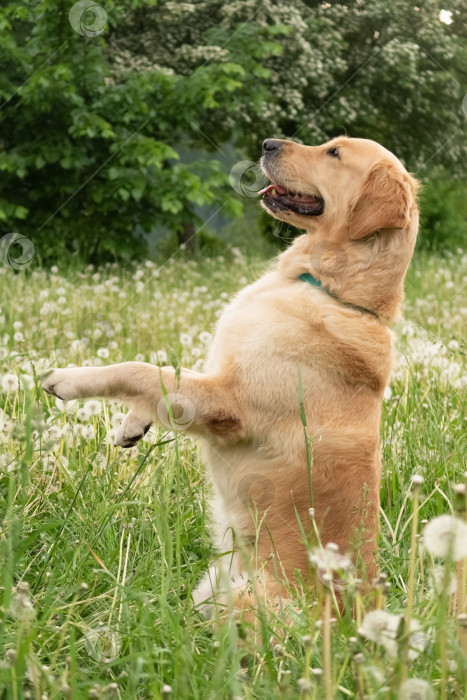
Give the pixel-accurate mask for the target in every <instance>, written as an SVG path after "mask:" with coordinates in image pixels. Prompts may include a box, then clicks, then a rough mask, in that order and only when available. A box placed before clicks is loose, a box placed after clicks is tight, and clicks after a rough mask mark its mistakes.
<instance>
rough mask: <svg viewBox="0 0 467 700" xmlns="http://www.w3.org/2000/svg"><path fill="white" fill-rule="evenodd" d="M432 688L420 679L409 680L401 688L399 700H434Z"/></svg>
mask: <svg viewBox="0 0 467 700" xmlns="http://www.w3.org/2000/svg"><path fill="white" fill-rule="evenodd" d="M434 697H435V694H434V692H433V689H432V687H431V686H430V684H429V683H427V682H426V681H423V680H421V679H420V678H409V680H408V681H405V683H403V684H402V685H401V687H400V688H399V694H398V700H434Z"/></svg>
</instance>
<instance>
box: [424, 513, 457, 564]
mask: <svg viewBox="0 0 467 700" xmlns="http://www.w3.org/2000/svg"><path fill="white" fill-rule="evenodd" d="M423 544H424V546H425V549H426V550H427V551H428V552H429V553H430V554H431V555H432V556H434V557H443V558H446V557H451V558H452V559H453V560H454V561H459V559H464V558H465V557H467V525H466V524H465V523H464V522H462V520H459V518H455V517H454V516H453V515H439V516H438V517H437V518H434V519H433V520H431V521H430V522H429V523H428V525H427V526H426V527H425V532H424V534H423Z"/></svg>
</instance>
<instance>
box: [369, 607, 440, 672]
mask: <svg viewBox="0 0 467 700" xmlns="http://www.w3.org/2000/svg"><path fill="white" fill-rule="evenodd" d="M402 625H403V616H402V615H391V613H388V612H386V611H385V610H372V611H371V612H369V613H368V614H367V615H365V618H364V620H363V623H362V626H361V627H360V629H359V630H358V633H359V634H360V635H362V637H365V638H366V639H369V640H370V641H371V642H376V643H377V644H380V645H381V646H383V647H384V648H385V649H386V651H387V652H388V654H389V656H391V657H393V658H394V657H396V656H397V653H398V642H397V633H398V631H399V629H400V627H401V626H402ZM426 645H427V639H426V637H425V635H424V634H423V632H422V631H421V627H420V623H419V622H418V621H417V620H411V621H410V639H409V647H410V649H409V659H411V660H413V659H416V658H417V656H418V655H419V654H420V653H421V652H422V651H423V650H424V649H425V647H426Z"/></svg>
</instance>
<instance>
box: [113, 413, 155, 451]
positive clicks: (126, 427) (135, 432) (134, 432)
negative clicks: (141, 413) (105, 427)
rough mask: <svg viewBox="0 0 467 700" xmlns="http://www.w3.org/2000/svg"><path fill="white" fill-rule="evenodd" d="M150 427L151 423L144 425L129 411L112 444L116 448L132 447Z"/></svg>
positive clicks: (143, 422)
mask: <svg viewBox="0 0 467 700" xmlns="http://www.w3.org/2000/svg"><path fill="white" fill-rule="evenodd" d="M150 427H151V423H145V421H143V420H141V419H140V418H137V417H136V416H134V415H133V414H132V413H131V411H130V413H128V414H127V416H126V418H125V420H124V421H123V423H122V424H121V426H120V428H119V429H118V430H117V432H116V434H115V439H114V444H115V445H116V446H118V447H134V446H135V445H136V444H137V443H138V442H139V441H140V440H141V438H143V437H144V436H145V435H146V433H147V432H148V430H149V428H150Z"/></svg>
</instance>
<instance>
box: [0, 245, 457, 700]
mask: <svg viewBox="0 0 467 700" xmlns="http://www.w3.org/2000/svg"><path fill="white" fill-rule="evenodd" d="M264 268H265V263H264V262H263V261H260V260H253V261H252V260H248V259H246V258H245V257H243V256H241V255H240V254H238V253H235V254H231V253H228V254H227V253H226V256H225V258H216V259H213V260H211V261H204V262H200V263H195V262H193V261H189V260H186V259H185V260H182V259H180V256H179V257H178V258H177V259H176V260H172V261H170V262H168V263H166V264H164V265H163V266H162V267H160V268H159V267H158V266H157V265H156V264H155V263H151V262H148V263H146V264H139V265H134V266H133V267H131V268H129V269H127V270H125V271H122V270H121V269H119V267H118V266H116V265H115V266H114V265H109V266H107V267H103V268H99V269H94V268H92V267H88V268H86V269H76V270H67V269H65V268H63V269H58V270H57V269H55V268H53V269H52V270H50V271H45V270H41V269H38V268H35V267H31V268H30V269H29V270H28V271H26V272H23V273H20V274H17V273H15V272H14V271H13V270H11V269H9V268H8V267H6V266H3V267H0V289H1V296H0V307H1V308H0V479H1V490H0V512H1V537H0V552H1V572H0V586H1V589H0V593H1V606H2V607H1V609H0V698H1V699H2V700H6V699H8V700H10V699H11V700H18V699H20V698H34V699H35V700H41V699H45V698H49V699H50V700H52V699H55V698H72V699H73V700H75V699H77V698H118V697H119V698H129V699H135V698H141V699H142V698H166V699H167V698H173V699H174V700H175V699H176V700H185V699H186V700H188V699H190V700H191V699H200V700H207V699H212V700H214V699H216V700H221V699H222V698H232V699H233V698H246V699H253V698H258V699H259V698H261V699H267V698H271V697H274V698H284V699H286V698H289V699H295V698H314V699H316V700H321V699H322V698H332V697H335V698H352V697H355V698H369V699H372V698H401V699H404V698H412V699H414V700H419V699H424V698H432V697H433V698H435V697H439V698H467V683H466V679H467V627H466V624H467V620H466V616H465V613H466V612H467V608H466V607H465V601H466V598H467V594H466V590H465V589H466V574H467V559H466V558H464V559H462V558H461V557H458V558H459V561H458V562H457V564H455V563H454V562H452V561H450V560H451V559H452V558H453V557H450V556H448V557H447V561H446V560H445V559H443V558H440V557H435V558H433V557H432V555H431V554H430V553H429V552H428V551H427V550H426V549H425V548H424V546H423V541H422V537H423V532H424V526H425V523H424V521H430V520H432V519H433V518H435V517H436V516H439V515H442V514H452V513H457V515H458V517H459V518H465V484H466V471H465V470H466V456H465V447H466V428H465V422H464V421H465V413H466V410H465V409H466V388H467V366H466V359H465V345H464V340H463V339H465V328H466V322H467V306H466V304H467V302H466V301H465V287H466V280H467V255H466V254H464V253H462V251H459V252H458V254H456V255H452V256H451V257H447V258H443V259H441V258H435V257H431V258H425V257H423V256H420V255H419V256H418V257H416V258H415V260H414V263H413V265H412V267H411V270H410V272H409V275H408V279H407V285H406V304H405V311H404V319H403V320H402V321H401V322H400V323H398V324H397V326H396V328H395V332H396V335H397V341H396V347H397V356H398V363H397V366H396V369H395V372H394V376H393V381H392V384H391V391H387V392H386V399H385V403H384V411H383V423H382V429H381V439H382V449H383V461H384V467H383V479H382V487H381V498H382V510H383V511H384V515H382V518H381V537H380V561H381V571H382V572H383V573H384V574H385V576H382V577H381V579H380V581H379V583H378V584H377V593H376V595H374V596H372V597H371V599H370V598H367V599H366V598H365V597H364V596H363V595H362V594H361V592H360V589H359V586H358V581H357V582H353V583H351V585H349V587H348V588H347V589H346V590H345V591H344V592H343V594H342V595H343V598H344V599H345V600H346V601H347V603H348V605H347V607H346V610H347V612H345V613H344V614H343V616H340V615H339V614H338V612H336V611H335V610H333V611H332V612H330V610H329V602H330V593H329V590H328V589H326V587H324V586H323V587H321V590H320V593H319V595H312V594H311V593H310V592H309V591H307V590H306V588H303V590H301V591H298V592H297V593H296V596H295V598H294V600H293V606H291V608H290V610H289V612H288V615H287V617H282V616H281V615H280V614H272V613H271V614H270V615H269V616H268V615H266V614H264V613H261V614H260V618H261V624H260V625H259V626H258V628H257V629H256V631H255V630H253V629H249V628H248V627H247V626H246V625H245V624H242V623H239V622H235V621H234V622H232V623H231V624H226V625H224V626H222V627H220V628H217V629H213V627H212V626H211V625H210V624H209V623H208V622H207V621H205V620H204V619H203V618H202V617H201V616H200V615H199V614H198V613H197V612H196V611H195V610H194V609H193V606H192V603H191V599H190V593H191V591H192V589H193V588H194V587H195V585H196V582H197V580H198V579H199V578H200V576H201V575H202V573H203V571H205V569H206V568H207V566H208V563H209V561H210V558H211V556H212V555H213V552H212V549H211V544H210V537H209V513H208V512H207V509H206V505H205V495H206V493H207V492H208V490H209V485H208V484H207V482H206V478H205V471H204V467H203V464H202V462H201V460H200V457H199V454H198V447H197V444H196V443H195V442H194V441H192V440H191V439H189V438H187V437H186V436H184V435H183V434H178V435H174V434H173V433H168V432H167V431H163V430H154V429H151V431H150V432H149V433H148V435H147V436H146V437H145V439H144V441H142V442H141V443H140V444H139V446H138V447H135V448H132V449H129V450H126V451H125V450H122V449H120V448H115V447H114V446H113V441H112V437H113V434H114V432H115V430H116V427H117V426H118V425H119V423H120V422H121V420H122V411H125V409H124V407H122V406H121V405H118V404H117V403H113V402H110V403H102V402H98V401H92V402H81V403H77V404H75V405H71V404H68V405H66V406H64V405H63V404H62V402H60V401H59V400H54V399H53V398H52V397H50V396H47V395H45V394H44V392H42V390H41V389H40V381H39V376H40V375H41V373H43V372H44V371H46V370H47V368H49V367H52V366H67V365H68V364H69V363H74V364H76V365H82V364H89V365H91V364H92V365H100V364H108V363H112V362H121V361H125V360H134V359H139V360H144V361H148V362H152V363H156V364H165V363H173V362H178V363H179V364H181V365H183V366H185V367H191V368H194V369H197V370H199V369H200V368H201V367H202V363H203V358H204V357H205V353H206V348H207V345H208V343H209V340H210V334H212V332H213V325H214V323H215V321H216V318H217V317H218V316H219V314H220V313H221V311H222V308H223V306H224V305H225V304H226V303H227V302H228V300H229V298H231V296H232V295H233V294H234V293H235V291H236V290H238V289H239V288H241V287H242V286H243V285H245V284H246V283H247V282H249V281H251V280H253V279H255V277H256V276H257V275H258V274H260V273H261V271H262V270H263V269H264ZM414 475H420V476H422V477H423V479H424V481H423V483H422V484H421V485H417V484H413V483H411V478H412V477H413V476H414ZM456 485H457V487H456ZM459 485H462V486H459ZM455 487H456V488H455ZM459 532H460V534H461V535H462V534H463V531H462V530H459ZM455 544H456V543H454V544H453V543H451V545H450V550H451V554H453V551H454V545H455ZM457 544H458V546H459V548H460V550H461V555H462V554H463V555H464V557H465V551H463V548H464V550H465V546H467V542H466V541H465V540H464V541H461V542H459V543H457ZM457 544H456V546H457ZM448 554H449V552H448ZM310 566H311V565H310ZM435 567H436V568H435ZM434 568H435V570H436V571H437V573H436V574H435V575H434V577H433V574H432V572H433V570H434ZM456 584H457V591H454V588H455V585H456ZM352 606H353V607H354V608H355V610H356V615H354V616H352V614H351V612H350V609H351V607H352ZM375 606H376V607H377V608H379V610H380V611H387V612H389V613H390V614H391V615H392V616H393V617H388V616H387V615H386V616H385V615H384V613H381V616H380V619H379V621H378V620H375V618H374V616H373V618H372V617H371V616H370V618H368V617H367V613H368V612H369V611H370V610H371V609H372V608H374V607H375ZM396 616H402V617H396ZM383 628H384V629H383ZM409 628H410V629H411V630H412V634H411V635H410V636H409V635H408V630H409ZM407 679H419V682H418V683H417V682H416V681H415V680H412V681H410V682H407Z"/></svg>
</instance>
